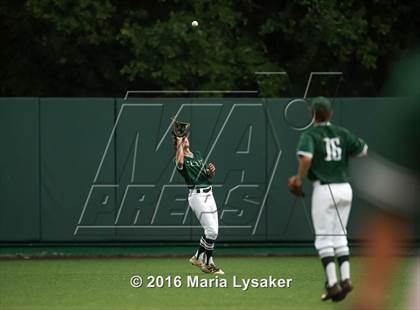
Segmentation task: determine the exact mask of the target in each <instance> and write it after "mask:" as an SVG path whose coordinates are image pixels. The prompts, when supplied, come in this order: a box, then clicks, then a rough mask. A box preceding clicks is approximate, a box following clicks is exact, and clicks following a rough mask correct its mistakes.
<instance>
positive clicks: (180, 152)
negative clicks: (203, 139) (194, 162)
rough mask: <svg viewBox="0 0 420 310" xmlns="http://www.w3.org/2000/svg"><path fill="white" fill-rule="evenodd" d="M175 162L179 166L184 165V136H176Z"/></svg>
mask: <svg viewBox="0 0 420 310" xmlns="http://www.w3.org/2000/svg"><path fill="white" fill-rule="evenodd" d="M175 143H176V153H175V163H176V166H177V167H178V168H181V167H182V166H183V165H184V138H180V137H176V142H175Z"/></svg>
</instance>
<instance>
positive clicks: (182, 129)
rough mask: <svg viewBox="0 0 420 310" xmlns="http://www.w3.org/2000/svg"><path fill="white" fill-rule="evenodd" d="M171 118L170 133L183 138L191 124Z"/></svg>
mask: <svg viewBox="0 0 420 310" xmlns="http://www.w3.org/2000/svg"><path fill="white" fill-rule="evenodd" d="M171 120H172V135H173V136H174V137H179V138H183V137H186V136H188V133H189V132H190V128H191V124H190V123H186V122H180V121H177V120H175V118H171Z"/></svg>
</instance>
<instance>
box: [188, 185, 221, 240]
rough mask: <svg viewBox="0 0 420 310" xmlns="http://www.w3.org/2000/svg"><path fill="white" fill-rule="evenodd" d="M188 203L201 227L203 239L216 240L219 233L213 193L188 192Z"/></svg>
mask: <svg viewBox="0 0 420 310" xmlns="http://www.w3.org/2000/svg"><path fill="white" fill-rule="evenodd" d="M188 203H189V205H190V207H191V209H192V210H193V211H194V213H195V216H196V217H197V219H198V221H199V222H200V224H201V226H203V228H204V235H205V237H206V238H208V239H212V240H216V239H217V235H218V233H219V221H218V215H217V206H216V201H215V200H214V197H213V191H212V190H210V191H209V192H208V193H203V192H201V193H197V192H196V191H195V190H190V194H189V195H188Z"/></svg>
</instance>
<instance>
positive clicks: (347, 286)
mask: <svg viewBox="0 0 420 310" xmlns="http://www.w3.org/2000/svg"><path fill="white" fill-rule="evenodd" d="M340 286H341V295H342V299H340V300H343V299H344V298H346V296H347V294H348V293H350V292H351V291H352V290H353V284H352V283H351V281H350V279H346V280H344V281H341V282H340Z"/></svg>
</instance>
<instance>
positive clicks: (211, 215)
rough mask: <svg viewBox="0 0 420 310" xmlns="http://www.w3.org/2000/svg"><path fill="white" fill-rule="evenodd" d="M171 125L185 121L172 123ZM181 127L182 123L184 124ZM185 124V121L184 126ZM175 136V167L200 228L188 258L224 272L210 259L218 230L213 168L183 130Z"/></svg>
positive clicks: (213, 271)
mask: <svg viewBox="0 0 420 310" xmlns="http://www.w3.org/2000/svg"><path fill="white" fill-rule="evenodd" d="M174 124H175V126H177V124H178V125H181V126H182V125H183V124H184V125H185V124H187V123H179V122H178V123H177V122H175V123H174ZM184 127H185V126H184ZM188 127H189V124H187V128H188ZM173 133H174V136H175V151H176V154H175V162H176V169H177V171H178V172H179V173H180V174H181V175H182V177H183V178H184V180H185V183H186V184H187V186H188V189H189V194H188V203H189V206H190V207H191V209H192V210H193V211H194V213H195V215H196V216H197V219H198V221H199V222H200V224H201V226H202V227H203V229H204V235H203V236H202V237H201V239H200V245H199V247H198V249H197V251H196V253H195V255H193V256H192V257H191V258H190V263H191V264H193V265H194V266H196V267H198V268H200V269H201V271H203V272H205V273H211V274H215V275H222V274H224V272H223V270H221V269H220V268H218V267H216V265H215V263H214V260H213V249H214V243H215V241H216V239H217V234H218V230H219V223H218V215H217V206H216V202H215V200H214V197H213V192H212V187H211V178H212V177H213V176H214V174H215V172H216V167H215V166H214V164H212V163H210V164H208V165H207V166H206V164H205V161H204V158H203V156H202V155H201V153H200V152H198V151H194V152H193V151H191V149H190V141H189V139H188V133H187V131H185V132H183V133H181V134H177V130H176V129H175V130H173Z"/></svg>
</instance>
